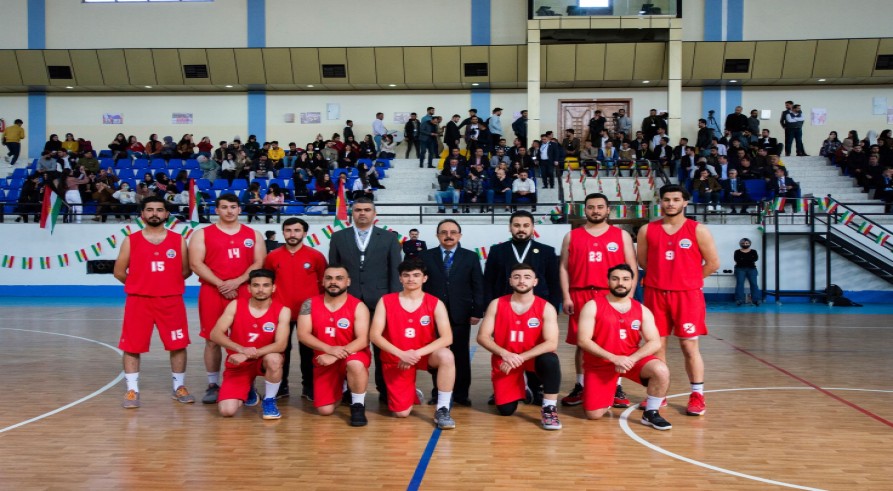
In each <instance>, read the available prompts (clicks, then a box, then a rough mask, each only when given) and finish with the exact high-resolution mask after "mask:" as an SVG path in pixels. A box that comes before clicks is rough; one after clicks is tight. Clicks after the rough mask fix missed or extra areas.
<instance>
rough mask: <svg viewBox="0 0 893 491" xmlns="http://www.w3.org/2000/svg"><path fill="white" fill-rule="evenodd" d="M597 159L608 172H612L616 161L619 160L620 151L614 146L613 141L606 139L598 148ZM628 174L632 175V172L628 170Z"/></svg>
mask: <svg viewBox="0 0 893 491" xmlns="http://www.w3.org/2000/svg"><path fill="white" fill-rule="evenodd" d="M598 160H599V161H600V162H601V164H602V166H603V167H604V168H605V169H607V170H608V172H612V171H613V170H614V168H616V167H617V162H619V161H620V152H618V151H617V149H615V148H614V143H612V142H611V141H610V140H608V141H606V142H605V143H604V146H603V147H602V148H600V149H599V150H598ZM630 175H632V172H630Z"/></svg>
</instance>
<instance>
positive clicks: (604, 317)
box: [583, 297, 642, 368]
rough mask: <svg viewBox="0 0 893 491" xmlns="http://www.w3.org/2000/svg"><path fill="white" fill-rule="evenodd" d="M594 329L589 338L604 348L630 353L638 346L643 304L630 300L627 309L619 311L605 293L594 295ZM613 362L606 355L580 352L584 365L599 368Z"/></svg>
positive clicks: (640, 335)
mask: <svg viewBox="0 0 893 491" xmlns="http://www.w3.org/2000/svg"><path fill="white" fill-rule="evenodd" d="M593 301H594V302H595V307H596V309H597V310H596V314H595V329H593V332H592V340H593V341H595V344H597V345H599V346H601V347H602V349H604V350H605V351H607V352H609V353H612V354H615V355H620V356H629V355H631V354H633V353H635V352H636V350H638V349H639V344H640V343H641V341H642V331H641V329H642V304H640V303H639V302H637V301H635V300H630V303H631V305H630V309H629V310H628V311H626V312H623V313H621V312H619V311H618V310H617V309H615V308H614V307H613V306H612V305H611V302H609V301H608V299H607V298H606V297H596V298H595V299H594V300H593ZM606 365H613V363H611V362H610V361H608V360H606V359H605V358H602V357H599V356H595V355H592V354H590V353H589V352H586V351H584V352H583V366H584V367H586V368H599V367H604V366H606Z"/></svg>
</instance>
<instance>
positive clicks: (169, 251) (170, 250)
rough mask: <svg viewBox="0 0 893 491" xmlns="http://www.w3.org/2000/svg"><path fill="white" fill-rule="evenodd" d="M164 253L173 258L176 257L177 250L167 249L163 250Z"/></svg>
mask: <svg viewBox="0 0 893 491" xmlns="http://www.w3.org/2000/svg"><path fill="white" fill-rule="evenodd" d="M165 255H166V256H167V257H168V259H173V258H175V257H177V251H175V250H173V249H168V250H167V252H165Z"/></svg>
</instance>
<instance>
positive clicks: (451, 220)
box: [410, 218, 462, 234]
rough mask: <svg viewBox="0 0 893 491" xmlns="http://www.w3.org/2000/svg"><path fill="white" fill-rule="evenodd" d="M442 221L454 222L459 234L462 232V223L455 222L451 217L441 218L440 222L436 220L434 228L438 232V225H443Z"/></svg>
mask: <svg viewBox="0 0 893 491" xmlns="http://www.w3.org/2000/svg"><path fill="white" fill-rule="evenodd" d="M444 223H454V224H456V227H458V228H459V233H460V234H461V233H462V225H459V222H457V221H456V220H453V219H452V218H444V219H443V220H441V221H440V222H438V223H437V228H436V229H435V230H437V231H438V232H440V226H441V225H443V224H444ZM413 230H415V229H413ZM410 232H412V230H410Z"/></svg>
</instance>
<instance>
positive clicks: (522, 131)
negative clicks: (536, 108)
mask: <svg viewBox="0 0 893 491" xmlns="http://www.w3.org/2000/svg"><path fill="white" fill-rule="evenodd" d="M512 131H513V132H514V133H515V136H517V137H518V139H519V140H521V146H522V147H526V146H527V110H526V109H524V110H523V111H521V115H520V116H518V119H516V120H515V121H513V122H512Z"/></svg>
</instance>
